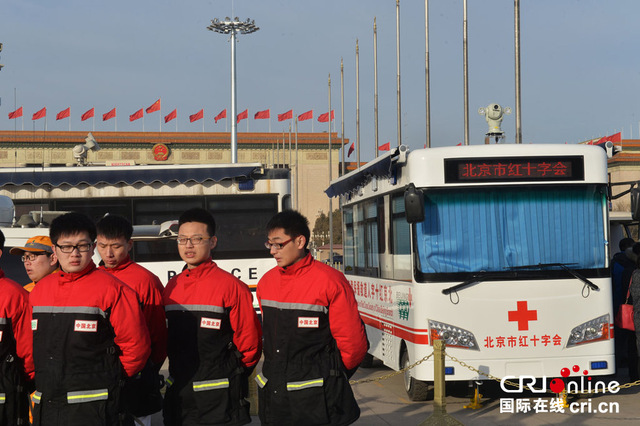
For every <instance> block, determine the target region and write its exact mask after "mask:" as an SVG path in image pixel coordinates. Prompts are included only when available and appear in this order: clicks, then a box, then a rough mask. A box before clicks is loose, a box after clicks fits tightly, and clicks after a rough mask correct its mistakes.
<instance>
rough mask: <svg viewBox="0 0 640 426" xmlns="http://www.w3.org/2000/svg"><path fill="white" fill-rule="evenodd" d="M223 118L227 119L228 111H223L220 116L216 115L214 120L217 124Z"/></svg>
mask: <svg viewBox="0 0 640 426" xmlns="http://www.w3.org/2000/svg"><path fill="white" fill-rule="evenodd" d="M223 118H227V109H226V108H225V109H223V110H222V111H220V114H218V115H216V116H215V117H214V118H213V119H214V120H216V123H217V122H218V120H222V119H223Z"/></svg>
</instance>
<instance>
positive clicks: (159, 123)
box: [158, 98, 162, 133]
mask: <svg viewBox="0 0 640 426" xmlns="http://www.w3.org/2000/svg"><path fill="white" fill-rule="evenodd" d="M158 100H160V98H159V99H158ZM158 114H159V116H158V126H159V127H160V133H162V102H160V109H159V110H158Z"/></svg>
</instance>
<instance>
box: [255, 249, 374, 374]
mask: <svg viewBox="0 0 640 426" xmlns="http://www.w3.org/2000/svg"><path fill="white" fill-rule="evenodd" d="M257 296H258V300H259V301H260V303H261V306H262V301H263V300H270V301H274V302H277V303H290V304H308V305H317V306H324V307H326V308H327V309H328V316H329V328H330V330H331V335H332V336H333V338H334V339H335V341H336V344H337V346H338V350H339V351H340V355H341V357H342V362H343V364H344V366H345V368H346V369H347V370H351V369H353V368H355V367H357V366H358V365H359V364H360V362H362V359H363V358H364V356H365V354H366V353H367V336H366V334H365V330H364V326H363V325H362V321H361V319H360V314H359V313H358V305H357V303H356V299H355V296H354V294H353V289H352V288H351V286H350V285H349V282H348V281H347V279H346V278H345V276H344V275H343V274H342V273H341V272H340V271H338V270H336V269H334V268H332V267H330V266H327V265H325V264H323V263H321V262H317V261H316V260H314V259H313V257H312V256H311V255H310V254H307V256H306V257H304V258H303V259H300V260H299V261H298V262H296V263H294V264H293V265H290V266H288V267H287V268H280V267H275V268H273V269H271V270H270V271H269V272H267V273H266V274H264V276H263V277H262V279H261V280H260V282H259V283H258V288H257ZM263 326H264V327H265V336H266V335H267V333H271V332H273V333H277V330H269V332H268V331H267V327H270V326H274V327H277V326H278V325H277V324H273V325H271V324H267V322H265V323H264V324H263ZM265 345H266V343H265ZM265 347H266V346H265ZM265 356H267V354H266V352H265Z"/></svg>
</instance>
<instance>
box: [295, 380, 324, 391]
mask: <svg viewBox="0 0 640 426" xmlns="http://www.w3.org/2000/svg"><path fill="white" fill-rule="evenodd" d="M323 384H324V380H323V379H322V378H319V379H312V380H303V381H301V382H288V383H287V390H288V391H297V390H302V389H307V388H319V387H322V385H323Z"/></svg>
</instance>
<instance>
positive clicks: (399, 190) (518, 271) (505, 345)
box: [326, 145, 615, 400]
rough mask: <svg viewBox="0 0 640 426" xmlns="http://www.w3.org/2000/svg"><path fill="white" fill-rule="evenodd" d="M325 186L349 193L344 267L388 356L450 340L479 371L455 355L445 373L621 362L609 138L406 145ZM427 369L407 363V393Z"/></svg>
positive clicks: (421, 387) (423, 391)
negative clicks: (612, 262) (612, 265)
mask: <svg viewBox="0 0 640 426" xmlns="http://www.w3.org/2000/svg"><path fill="white" fill-rule="evenodd" d="M326 192H327V195H329V196H330V197H332V196H340V197H342V205H343V212H344V213H343V245H344V271H345V274H346V276H347V278H348V279H349V281H350V283H351V285H352V287H353V289H354V291H355V295H356V299H357V301H358V305H359V309H360V313H361V316H362V319H363V320H364V322H365V324H366V328H367V333H368V336H369V340H370V342H371V349H370V351H369V352H370V354H371V355H373V356H374V357H376V358H378V359H380V360H382V361H383V362H384V364H385V365H387V366H389V367H391V368H393V369H400V368H402V367H404V366H407V365H410V364H412V363H414V362H415V361H417V360H420V359H422V358H423V357H425V356H426V355H428V354H430V353H431V352H432V351H433V346H432V345H433V341H434V340H435V339H442V340H444V341H445V342H446V345H447V346H446V348H447V349H446V351H447V353H448V354H450V355H451V356H453V357H455V358H457V359H458V360H461V361H464V362H465V363H467V364H469V365H470V366H472V367H474V368H475V369H477V370H478V371H480V373H478V372H476V371H474V370H471V369H468V368H466V367H463V366H462V365H461V364H459V363H456V362H454V361H453V360H451V359H449V358H446V360H445V367H446V368H445V374H446V376H445V377H446V379H447V380H460V381H462V380H464V381H467V380H483V379H486V376H485V375H484V374H491V375H493V376H496V377H499V378H502V377H505V376H514V377H516V378H517V377H518V376H523V375H528V376H533V377H542V376H546V377H560V372H561V370H562V369H563V368H569V369H571V374H572V375H582V374H583V373H584V371H585V370H586V371H588V374H589V375H608V374H613V373H614V368H615V365H614V345H613V333H612V328H613V314H612V295H611V279H610V276H609V269H608V268H609V259H610V257H611V253H610V248H609V244H608V240H609V236H608V233H609V226H608V199H607V196H608V195H607V194H608V187H607V157H606V154H605V152H604V150H602V149H601V148H599V147H592V146H576V145H482V146H456V147H444V148H430V149H420V150H416V151H413V152H409V150H408V149H407V148H406V147H404V146H401V147H400V148H397V149H395V150H394V151H392V152H389V153H388V154H386V155H384V156H382V157H379V158H377V159H376V160H375V161H372V162H370V163H368V164H367V165H366V166H364V167H362V168H360V169H357V170H355V171H353V172H351V173H349V174H347V175H345V176H343V177H341V178H340V179H337V180H335V181H333V182H332V183H331V186H330V187H329V188H328V189H327V191H326ZM574 365H578V366H579V367H580V370H579V372H575V371H574V370H573V369H572V367H573V366H574ZM432 380H433V362H432V359H430V360H429V361H427V362H424V363H422V364H420V365H419V366H417V367H415V368H414V369H412V370H410V371H409V372H408V373H406V374H405V385H406V390H407V393H408V395H409V396H410V397H411V398H412V399H414V400H418V399H425V398H426V397H427V396H428V395H429V393H430V392H429V390H430V384H429V382H430V381H432ZM516 380H517V379H516Z"/></svg>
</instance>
